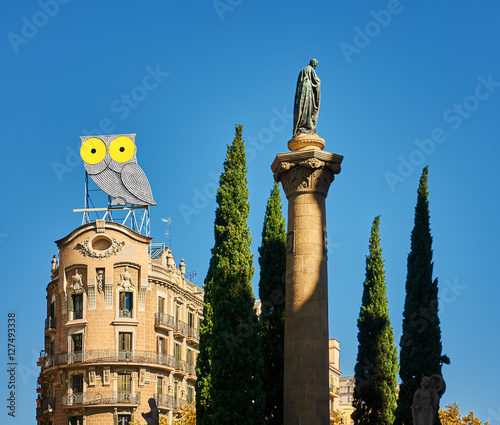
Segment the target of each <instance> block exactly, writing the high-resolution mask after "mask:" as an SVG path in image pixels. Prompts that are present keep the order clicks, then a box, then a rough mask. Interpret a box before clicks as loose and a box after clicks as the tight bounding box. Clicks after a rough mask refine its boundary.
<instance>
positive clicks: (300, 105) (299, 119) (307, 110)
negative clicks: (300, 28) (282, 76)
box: [293, 59, 321, 137]
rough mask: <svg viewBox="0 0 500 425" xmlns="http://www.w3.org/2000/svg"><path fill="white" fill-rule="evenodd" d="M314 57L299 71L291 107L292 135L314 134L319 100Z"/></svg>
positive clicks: (318, 85) (316, 64)
mask: <svg viewBox="0 0 500 425" xmlns="http://www.w3.org/2000/svg"><path fill="white" fill-rule="evenodd" d="M317 66H318V61H317V60H316V59H311V61H310V62H309V65H307V66H306V67H305V68H303V69H302V71H300V74H299V78H298V80H297V90H296V91H295V105H294V108H293V137H296V136H298V135H299V134H315V133H316V121H317V120H318V111H319V102H320V83H321V80H320V79H319V78H318V76H317V75H316V71H315V68H316V67H317Z"/></svg>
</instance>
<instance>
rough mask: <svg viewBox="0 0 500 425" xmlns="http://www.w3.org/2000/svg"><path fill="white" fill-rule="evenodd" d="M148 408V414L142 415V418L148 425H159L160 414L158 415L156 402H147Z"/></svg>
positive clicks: (151, 399) (152, 400)
mask: <svg viewBox="0 0 500 425" xmlns="http://www.w3.org/2000/svg"><path fill="white" fill-rule="evenodd" d="M148 404H149V408H150V409H151V410H150V411H149V412H148V413H143V414H142V417H143V418H144V419H145V420H146V422H147V424H148V425H159V424H160V414H159V413H158V408H157V407H156V401H155V399H154V398H150V399H149V400H148Z"/></svg>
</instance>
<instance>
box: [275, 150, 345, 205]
mask: <svg viewBox="0 0 500 425" xmlns="http://www.w3.org/2000/svg"><path fill="white" fill-rule="evenodd" d="M342 159H343V157H342V156H340V155H334V154H331V153H328V152H324V151H320V150H317V149H313V150H306V151H296V152H290V153H286V154H279V155H278V156H277V157H276V159H275V160H274V162H273V165H272V166H271V168H272V170H273V172H274V179H275V180H276V181H281V183H282V184H283V189H284V191H285V194H286V196H287V198H289V197H290V196H293V195H297V194H299V193H319V194H320V195H323V196H325V197H326V195H327V194H328V189H329V188H330V184H331V183H332V181H333V179H334V177H335V174H338V173H340V164H341V162H342Z"/></svg>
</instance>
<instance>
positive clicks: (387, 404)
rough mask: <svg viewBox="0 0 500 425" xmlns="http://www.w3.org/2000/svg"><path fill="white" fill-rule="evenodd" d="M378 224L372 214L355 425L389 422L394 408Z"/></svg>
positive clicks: (394, 363) (392, 350)
mask: <svg viewBox="0 0 500 425" xmlns="http://www.w3.org/2000/svg"><path fill="white" fill-rule="evenodd" d="M379 224H380V217H375V220H374V221H373V226H372V230H371V236H370V254H369V255H368V257H367V258H366V277H365V281H364V283H363V297H362V305H361V310H360V313H359V318H358V342H359V345H358V356H357V361H356V366H355V368H354V377H355V386H354V398H353V406H354V409H355V410H354V412H353V413H352V415H351V416H352V418H353V420H354V423H355V424H356V425H392V423H393V422H394V410H395V408H396V385H397V381H396V375H397V372H398V357H397V351H396V346H395V345H394V334H393V331H392V327H391V321H390V319H389V310H388V306H387V297H386V285H385V272H384V260H383V259H382V248H381V247H380V238H379Z"/></svg>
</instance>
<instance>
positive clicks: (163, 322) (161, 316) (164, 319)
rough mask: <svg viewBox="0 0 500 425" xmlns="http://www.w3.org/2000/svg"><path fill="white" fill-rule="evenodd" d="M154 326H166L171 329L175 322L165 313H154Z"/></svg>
mask: <svg viewBox="0 0 500 425" xmlns="http://www.w3.org/2000/svg"><path fill="white" fill-rule="evenodd" d="M155 324H156V325H160V326H166V327H168V328H171V329H173V328H174V324H175V320H174V317H173V316H171V315H170V314H166V313H155Z"/></svg>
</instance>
